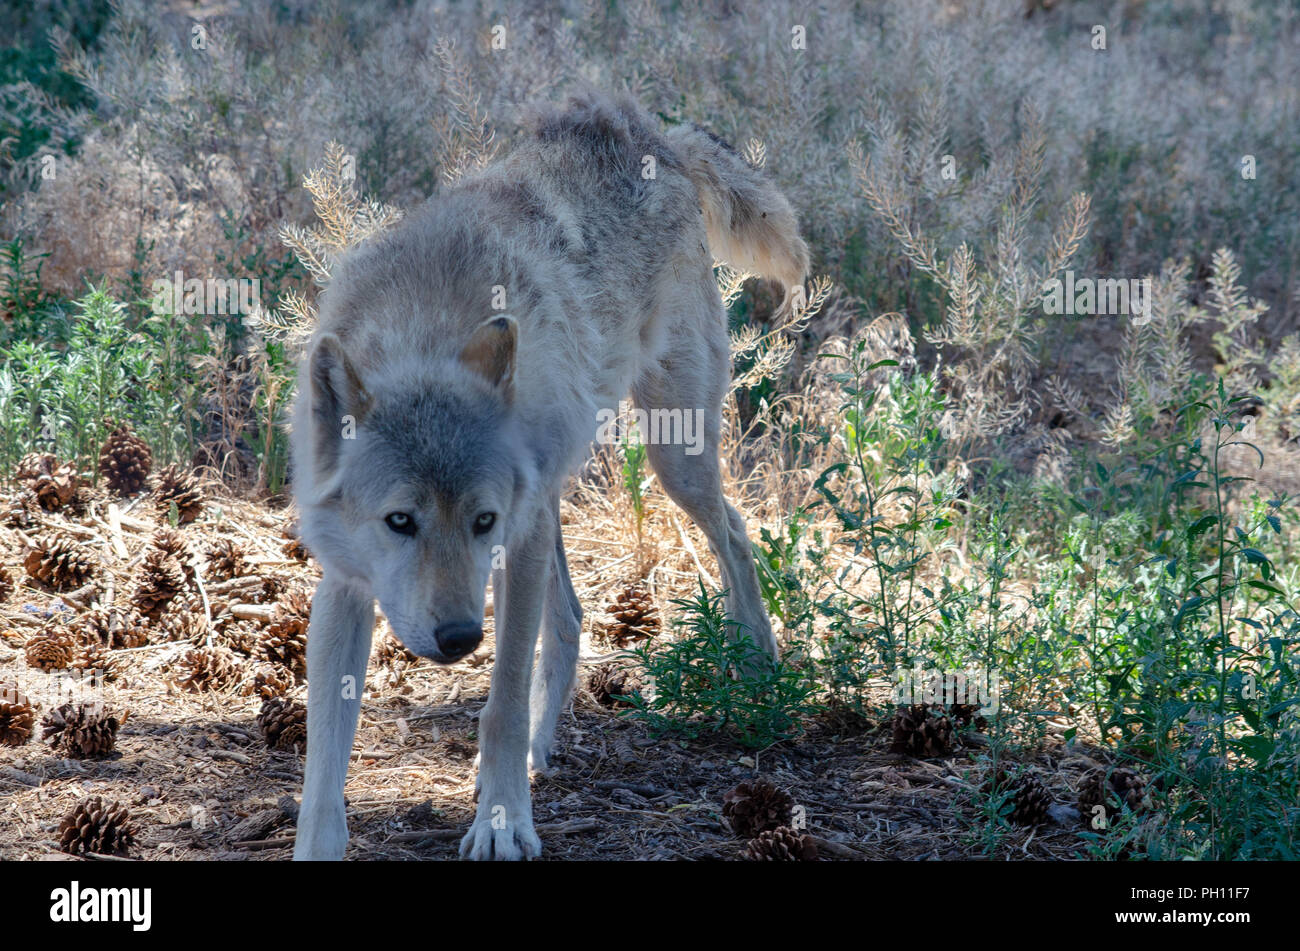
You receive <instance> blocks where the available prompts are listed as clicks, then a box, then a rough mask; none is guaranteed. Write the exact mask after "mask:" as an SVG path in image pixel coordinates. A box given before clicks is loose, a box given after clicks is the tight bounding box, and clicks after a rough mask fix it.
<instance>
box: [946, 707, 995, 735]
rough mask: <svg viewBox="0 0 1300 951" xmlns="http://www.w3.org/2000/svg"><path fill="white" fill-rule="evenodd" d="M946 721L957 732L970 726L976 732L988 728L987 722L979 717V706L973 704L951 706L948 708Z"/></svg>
mask: <svg viewBox="0 0 1300 951" xmlns="http://www.w3.org/2000/svg"><path fill="white" fill-rule="evenodd" d="M948 719H950V720H951V721H952V723H953V725H954V726H955V727H957V729H959V730H964V729H966V727H968V726H972V725H973V726H974V727H975V729H976V730H983V729H984V728H985V727H986V726H988V720H986V719H984V717H982V716H980V708H979V705H978V704H974V703H954V704H952V705H951V706H949V707H948Z"/></svg>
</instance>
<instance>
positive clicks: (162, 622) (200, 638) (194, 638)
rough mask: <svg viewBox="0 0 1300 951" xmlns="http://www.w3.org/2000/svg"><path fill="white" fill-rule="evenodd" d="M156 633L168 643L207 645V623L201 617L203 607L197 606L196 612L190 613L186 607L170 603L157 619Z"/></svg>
mask: <svg viewBox="0 0 1300 951" xmlns="http://www.w3.org/2000/svg"><path fill="white" fill-rule="evenodd" d="M158 631H159V633H160V634H162V636H163V639H164V640H168V641H189V642H190V643H191V644H205V643H207V640H208V622H207V619H206V618H205V617H204V616H203V606H202V605H199V610H198V611H192V610H190V608H189V606H188V605H180V606H177V605H176V603H175V602H172V604H171V605H170V606H168V609H167V610H166V611H164V612H163V614H162V616H161V617H160V618H159V619H158Z"/></svg>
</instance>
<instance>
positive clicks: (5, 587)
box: [0, 565, 14, 604]
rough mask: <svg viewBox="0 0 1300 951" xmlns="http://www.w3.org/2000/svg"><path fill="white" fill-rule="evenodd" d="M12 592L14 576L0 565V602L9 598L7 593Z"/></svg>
mask: <svg viewBox="0 0 1300 951" xmlns="http://www.w3.org/2000/svg"><path fill="white" fill-rule="evenodd" d="M13 593H14V578H13V575H11V574H10V573H9V569H8V568H6V567H5V566H4V565H0V604H3V603H4V602H6V601H8V600H9V595H11V594H13Z"/></svg>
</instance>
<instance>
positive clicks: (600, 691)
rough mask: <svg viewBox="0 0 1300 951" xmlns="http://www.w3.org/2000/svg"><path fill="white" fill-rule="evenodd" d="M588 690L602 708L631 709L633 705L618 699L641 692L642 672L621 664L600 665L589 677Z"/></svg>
mask: <svg viewBox="0 0 1300 951" xmlns="http://www.w3.org/2000/svg"><path fill="white" fill-rule="evenodd" d="M587 689H588V690H590V691H591V695H592V696H593V697H595V698H596V702H597V703H598V704H600V705H601V706H602V707H629V706H631V705H632V704H631V703H629V702H628V701H627V700H620V699H618V698H619V697H631V696H634V695H635V694H636V693H637V692H638V691H640V689H641V676H640V671H638V670H637V669H636V668H635V667H626V666H623V665H621V664H600V665H599V666H597V667H596V668H595V669H594V670H592V672H591V673H590V674H589V675H588V676H587Z"/></svg>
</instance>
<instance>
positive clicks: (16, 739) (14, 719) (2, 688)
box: [0, 683, 36, 746]
mask: <svg viewBox="0 0 1300 951" xmlns="http://www.w3.org/2000/svg"><path fill="white" fill-rule="evenodd" d="M35 723H36V707H35V704H33V703H32V702H31V700H29V699H28V698H27V695H26V694H25V693H23V692H22V691H21V690H19V689H18V685H17V684H14V683H7V684H0V746H22V745H23V744H24V743H26V742H27V740H28V739H30V738H31V735H32V727H33V726H34V725H35Z"/></svg>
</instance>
